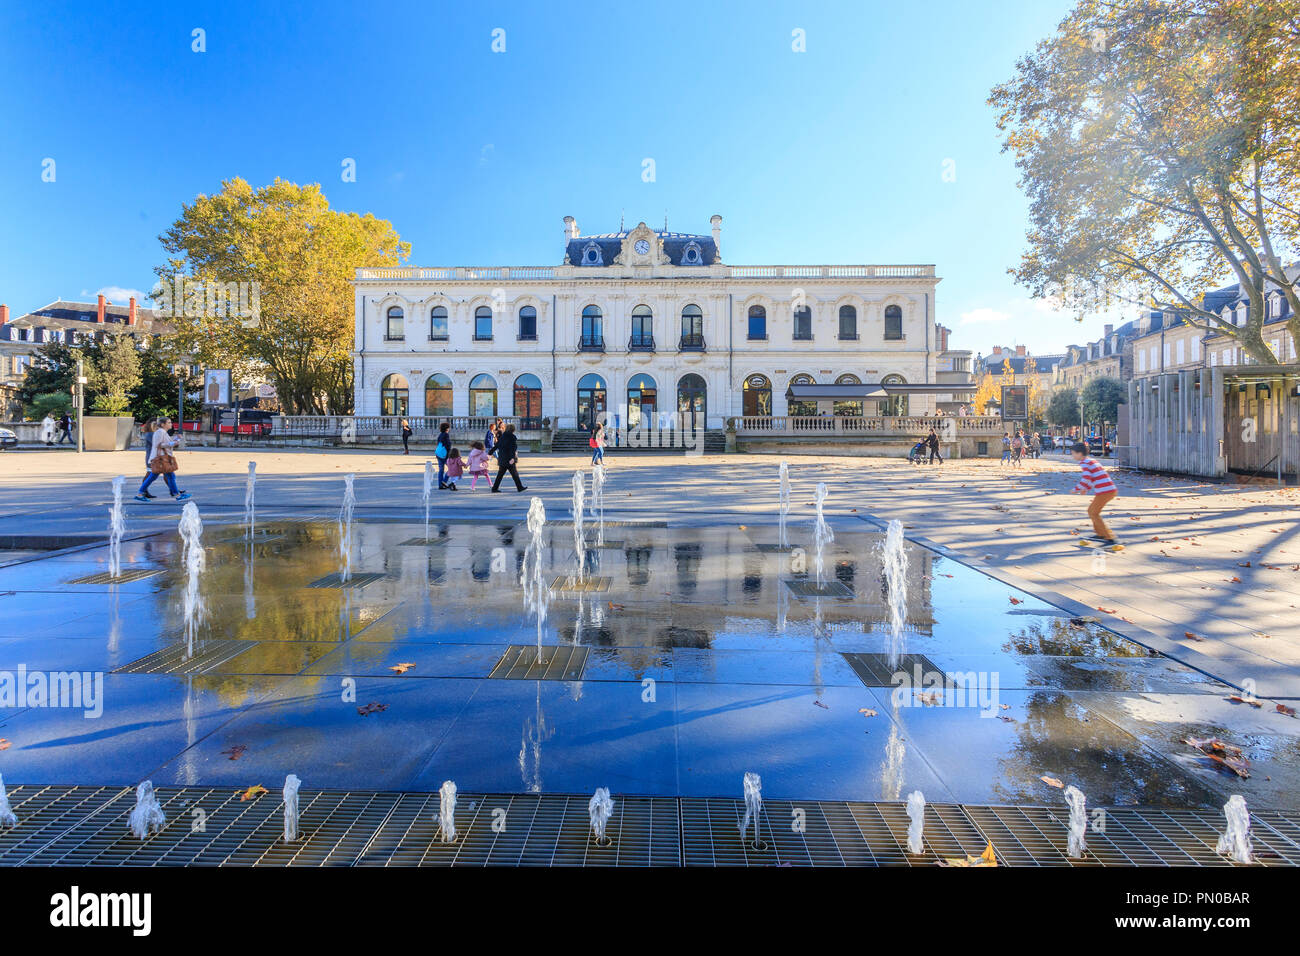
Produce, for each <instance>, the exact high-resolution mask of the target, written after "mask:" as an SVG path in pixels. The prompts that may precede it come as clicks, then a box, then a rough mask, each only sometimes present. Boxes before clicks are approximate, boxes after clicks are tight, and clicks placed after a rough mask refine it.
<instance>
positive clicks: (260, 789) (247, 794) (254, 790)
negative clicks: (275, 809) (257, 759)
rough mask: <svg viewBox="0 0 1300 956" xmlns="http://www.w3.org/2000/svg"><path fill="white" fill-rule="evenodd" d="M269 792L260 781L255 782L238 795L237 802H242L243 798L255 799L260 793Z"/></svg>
mask: <svg viewBox="0 0 1300 956" xmlns="http://www.w3.org/2000/svg"><path fill="white" fill-rule="evenodd" d="M269 792H270V791H269V790H267V789H266V787H264V786H262V785H261V784H260V783H255V784H253V785H252V786H251V787H249V788H248V789H247V790H245V791H244V792H243V793H241V794H240V795H239V802H240V803H243V802H244V801H245V800H256V799H257V798H258V797H260V796H261V795H262V794H264V793H269Z"/></svg>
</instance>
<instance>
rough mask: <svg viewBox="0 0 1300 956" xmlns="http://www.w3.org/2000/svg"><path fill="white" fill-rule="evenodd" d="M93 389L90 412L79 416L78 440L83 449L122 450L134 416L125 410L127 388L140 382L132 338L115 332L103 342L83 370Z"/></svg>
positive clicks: (128, 399) (128, 439)
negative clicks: (111, 337)
mask: <svg viewBox="0 0 1300 956" xmlns="http://www.w3.org/2000/svg"><path fill="white" fill-rule="evenodd" d="M86 378H87V379H89V385H90V388H92V389H93V390H94V391H95V393H96V396H95V400H94V402H92V403H91V406H90V407H91V409H92V411H94V412H96V414H94V415H85V416H83V417H82V433H81V440H82V443H83V446H84V447H85V449H86V450H87V451H122V450H123V449H124V448H127V447H129V446H130V444H131V432H132V429H133V428H134V426H135V419H134V418H133V417H132V416H131V415H130V414H128V410H129V409H130V406H131V392H132V391H133V390H134V389H135V388H136V387H137V386H139V384H140V352H139V351H138V350H137V348H136V344H135V339H133V338H132V337H131V336H129V335H118V336H115V337H114V338H113V339H112V340H110V341H108V342H105V343H104V346H103V347H102V348H101V349H100V352H99V357H98V359H96V360H95V362H94V363H93V364H92V365H91V367H90V368H88V369H87V370H86Z"/></svg>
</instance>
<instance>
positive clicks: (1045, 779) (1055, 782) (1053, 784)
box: [1038, 776, 1065, 790]
mask: <svg viewBox="0 0 1300 956" xmlns="http://www.w3.org/2000/svg"><path fill="white" fill-rule="evenodd" d="M1038 779H1039V780H1041V781H1043V783H1045V784H1047V785H1048V786H1049V787H1055V788H1056V789H1057V790H1062V789H1064V788H1065V784H1063V783H1061V781H1059V780H1057V779H1056V778H1055V777H1048V776H1042V777H1039V778H1038Z"/></svg>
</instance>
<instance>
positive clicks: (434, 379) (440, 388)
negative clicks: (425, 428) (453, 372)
mask: <svg viewBox="0 0 1300 956" xmlns="http://www.w3.org/2000/svg"><path fill="white" fill-rule="evenodd" d="M424 414H425V415H427V416H429V417H430V418H451V377H450V376H447V375H443V374H442V373H441V372H434V373H433V374H432V375H430V376H429V377H428V378H427V379H425V382H424Z"/></svg>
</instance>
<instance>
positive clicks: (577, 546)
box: [573, 471, 587, 581]
mask: <svg viewBox="0 0 1300 956" xmlns="http://www.w3.org/2000/svg"><path fill="white" fill-rule="evenodd" d="M586 489H587V482H586V476H585V475H583V473H582V472H580V471H575V472H574V473H573V550H574V552H575V553H576V554H577V556H578V580H579V581H581V580H582V571H583V567H584V566H585V564H586V552H587V542H586V540H585V538H584V537H583V531H582V513H583V504H582V501H583V497H584V496H585V494H586Z"/></svg>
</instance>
